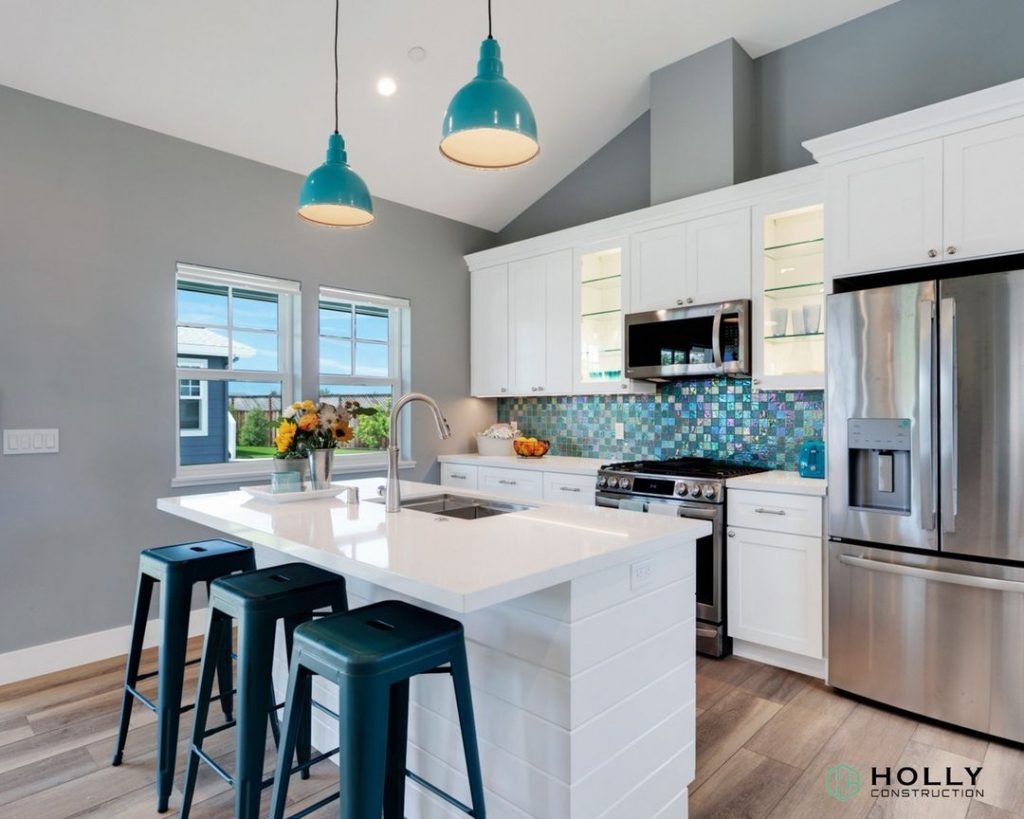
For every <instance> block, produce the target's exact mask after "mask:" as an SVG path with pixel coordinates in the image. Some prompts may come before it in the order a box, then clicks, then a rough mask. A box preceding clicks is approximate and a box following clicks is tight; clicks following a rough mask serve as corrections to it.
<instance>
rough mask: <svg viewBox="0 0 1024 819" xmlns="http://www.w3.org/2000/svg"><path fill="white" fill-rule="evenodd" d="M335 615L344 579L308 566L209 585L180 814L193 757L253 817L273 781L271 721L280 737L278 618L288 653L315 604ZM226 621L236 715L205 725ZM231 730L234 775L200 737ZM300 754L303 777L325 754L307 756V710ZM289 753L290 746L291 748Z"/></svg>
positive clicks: (240, 814) (343, 601) (193, 772)
mask: <svg viewBox="0 0 1024 819" xmlns="http://www.w3.org/2000/svg"><path fill="white" fill-rule="evenodd" d="M326 608H329V609H330V610H331V611H332V612H334V613H339V612H345V611H347V610H348V602H347V598H346V593H345V578H343V577H341V576H340V575H337V574H334V573H333V572H329V571H327V570H326V569H321V568H318V567H316V566H311V565H310V564H308V563H286V564H285V565H283V566H273V567H271V568H267V569H259V570H257V571H250V572H245V573H244V574H238V575H232V576H231V577H224V578H221V579H220V580H216V581H214V583H213V584H212V586H211V590H210V622H209V626H208V628H207V632H206V641H205V644H204V646H203V665H202V668H201V670H200V672H199V687H198V691H197V693H196V714H195V723H194V725H193V729H192V744H191V747H190V749H189V756H188V763H187V766H186V771H185V786H184V789H183V791H184V792H183V798H182V807H181V817H182V819H187V817H188V815H189V812H190V810H191V807H192V798H193V795H194V793H195V785H196V777H197V775H198V772H199V762H200V761H203V762H206V763H207V764H208V765H209V766H210V767H212V768H213V769H214V771H215V772H216V773H217V774H218V775H219V776H221V778H223V779H224V780H225V781H227V782H228V784H230V785H232V786H233V787H234V789H235V817H236V819H256V817H258V816H259V808H260V792H261V790H262V789H263V788H264V787H267V786H269V785H270V783H271V782H272V780H267V781H266V782H264V780H263V762H264V754H265V750H266V741H267V720H268V718H269V719H270V722H271V727H272V729H273V731H274V739H275V741H276V740H277V739H278V731H277V722H276V708H277V706H276V705H275V703H274V687H273V679H272V675H273V664H274V643H275V639H276V637H277V623H278V621H283V624H284V635H285V645H286V648H287V652H288V656H289V657H290V656H291V654H292V643H293V635H294V633H295V630H296V628H297V627H298V626H299V625H300V624H302V623H306V622H308V621H309V620H312V618H313V617H314V616H317V610H318V609H326ZM232 621H236V622H237V623H238V678H239V680H240V684H239V691H238V719H237V721H236V722H235V723H229V724H227V725H223V726H218V727H216V728H213V729H211V730H207V728H206V720H207V714H208V712H209V707H210V701H211V699H213V698H212V696H211V695H212V690H213V675H214V669H215V666H216V664H217V658H218V657H220V656H221V654H222V651H223V646H224V644H225V643H227V644H228V645H230V641H231V626H232ZM230 727H236V728H237V731H236V735H235V748H236V754H235V758H236V766H235V773H234V775H233V776H232V775H231V774H230V773H228V772H227V771H226V770H225V769H224V768H223V767H222V766H221V765H220V764H218V763H217V762H216V761H215V760H213V759H212V758H211V757H210V756H209V755H208V754H207V753H206V752H205V751H204V750H203V740H204V739H206V738H207V737H209V736H211V735H212V734H214V733H217V732H219V731H222V730H224V729H225V728H230ZM296 736H297V740H298V756H299V760H300V762H302V763H307V764H306V765H305V767H304V768H303V769H302V773H303V777H308V776H309V773H308V767H309V765H311V764H313V762H317V761H320V760H321V759H325V758H326V757H327V756H328V755H320V756H319V757H317V759H316V760H312V761H311V760H310V754H311V751H310V739H309V737H310V715H309V713H308V712H307V713H306V714H304V715H302V717H301V718H299V719H298V727H297V731H296ZM293 751H294V746H293Z"/></svg>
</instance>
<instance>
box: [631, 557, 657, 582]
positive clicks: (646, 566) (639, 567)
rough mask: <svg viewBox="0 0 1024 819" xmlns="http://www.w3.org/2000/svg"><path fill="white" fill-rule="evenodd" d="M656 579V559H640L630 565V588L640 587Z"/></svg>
mask: <svg viewBox="0 0 1024 819" xmlns="http://www.w3.org/2000/svg"><path fill="white" fill-rule="evenodd" d="M652 580H654V561H653V560H651V559H648V560H638V561H637V562H636V563H631V564H630V566H629V588H630V589H639V588H641V587H643V586H647V585H649V584H650V583H651V581H652Z"/></svg>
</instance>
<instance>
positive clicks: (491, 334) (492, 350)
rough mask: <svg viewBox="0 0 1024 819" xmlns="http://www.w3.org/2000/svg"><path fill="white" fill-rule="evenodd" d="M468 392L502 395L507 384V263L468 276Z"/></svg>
mask: <svg viewBox="0 0 1024 819" xmlns="http://www.w3.org/2000/svg"><path fill="white" fill-rule="evenodd" d="M470 303H471V307H470V382H471V383H470V392H471V393H472V394H473V395H505V394H507V393H508V387H509V372H508V370H509V348H508V310H509V303H508V265H505V264H499V265H495V266H494V267H488V268H484V269H482V270H476V271H474V272H473V273H472V275H471V276H470Z"/></svg>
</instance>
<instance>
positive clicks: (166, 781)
mask: <svg viewBox="0 0 1024 819" xmlns="http://www.w3.org/2000/svg"><path fill="white" fill-rule="evenodd" d="M254 568H256V558H255V555H254V553H253V550H252V547H251V546H245V545H243V544H241V543H232V542H231V541H229V540H220V539H217V540H202V541H198V542H195V543H181V544H176V545H173V546H161V547H158V548H154V549H145V550H144V551H143V552H142V553H141V554H140V555H139V576H138V585H137V587H136V592H135V610H134V616H133V618H132V642H131V648H130V649H129V652H128V660H127V662H126V664H125V676H124V692H123V695H122V699H121V717H120V721H119V723H118V731H117V739H116V742H115V745H114V755H113V759H112V760H111V764H112V765H114V766H115V767H116V766H118V765H120V764H121V762H122V760H123V758H124V746H125V743H126V741H127V739H128V729H129V724H130V722H131V714H132V704H133V703H134V701H135V700H136V699H137V700H139V702H141V703H142V704H143V705H144V706H146V707H147V708H148V709H150V710H151V711H153V712H155V713H156V715H157V774H156V788H157V810H158V811H159V812H161V813H163V812H164V811H166V810H167V805H168V801H169V800H170V795H171V789H172V788H173V785H174V761H175V755H176V753H177V749H178V723H179V718H180V716H181V714H182V713H184V712H185V711H188V710H190V709H191V708H192V707H193V706H191V705H188V706H185V707H184V708H182V706H181V692H182V687H183V685H184V679H185V667H186V666H187V665H192V664H193V663H195V662H198V660H192V661H187V660H186V659H185V654H186V650H187V647H188V621H189V615H190V613H191V608H192V587H193V586H194V585H195V584H196V583H206V586H207V590H209V588H210V584H211V583H212V582H213V581H214V580H217V579H218V578H221V577H223V576H224V575H228V574H231V573H233V572H242V571H247V570H250V569H254ZM156 583H159V584H160V617H161V627H162V634H161V638H160V653H159V666H158V668H159V670H158V671H155V672H151V673H148V674H141V675H140V674H139V662H140V660H141V657H142V645H143V642H144V639H145V635H146V623H147V618H148V616H149V606H150V602H151V600H152V597H153V585H154V584H156ZM230 649H231V647H230V645H228V646H227V647H226V650H225V651H224V652H223V653H222V654H221V655H219V656H218V658H217V670H218V677H219V680H220V697H219V699H220V703H221V707H222V709H223V710H224V716H225V718H226V719H227V720H230V719H231V715H232V706H233V699H232V694H233V691H232V684H231V656H230ZM154 676H157V677H159V690H158V695H157V701H156V702H155V703H154V702H153V701H152V700H150V699H149V698H148V697H146V696H144V695H143V694H141V693H140V692H139V690H138V687H137V686H138V683H139V682H140V681H142V680H145V679H148V678H150V677H154Z"/></svg>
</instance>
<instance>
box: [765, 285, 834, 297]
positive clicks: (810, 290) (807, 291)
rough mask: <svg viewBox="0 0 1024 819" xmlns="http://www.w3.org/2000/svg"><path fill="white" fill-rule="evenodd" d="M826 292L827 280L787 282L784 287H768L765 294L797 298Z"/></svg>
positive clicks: (766, 295) (767, 295)
mask: <svg viewBox="0 0 1024 819" xmlns="http://www.w3.org/2000/svg"><path fill="white" fill-rule="evenodd" d="M824 293H825V282H808V283H807V284H786V285H783V286H782V287H766V288H765V289H764V295H765V297H766V298H769V299H795V298H802V297H805V296H820V295H824Z"/></svg>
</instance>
